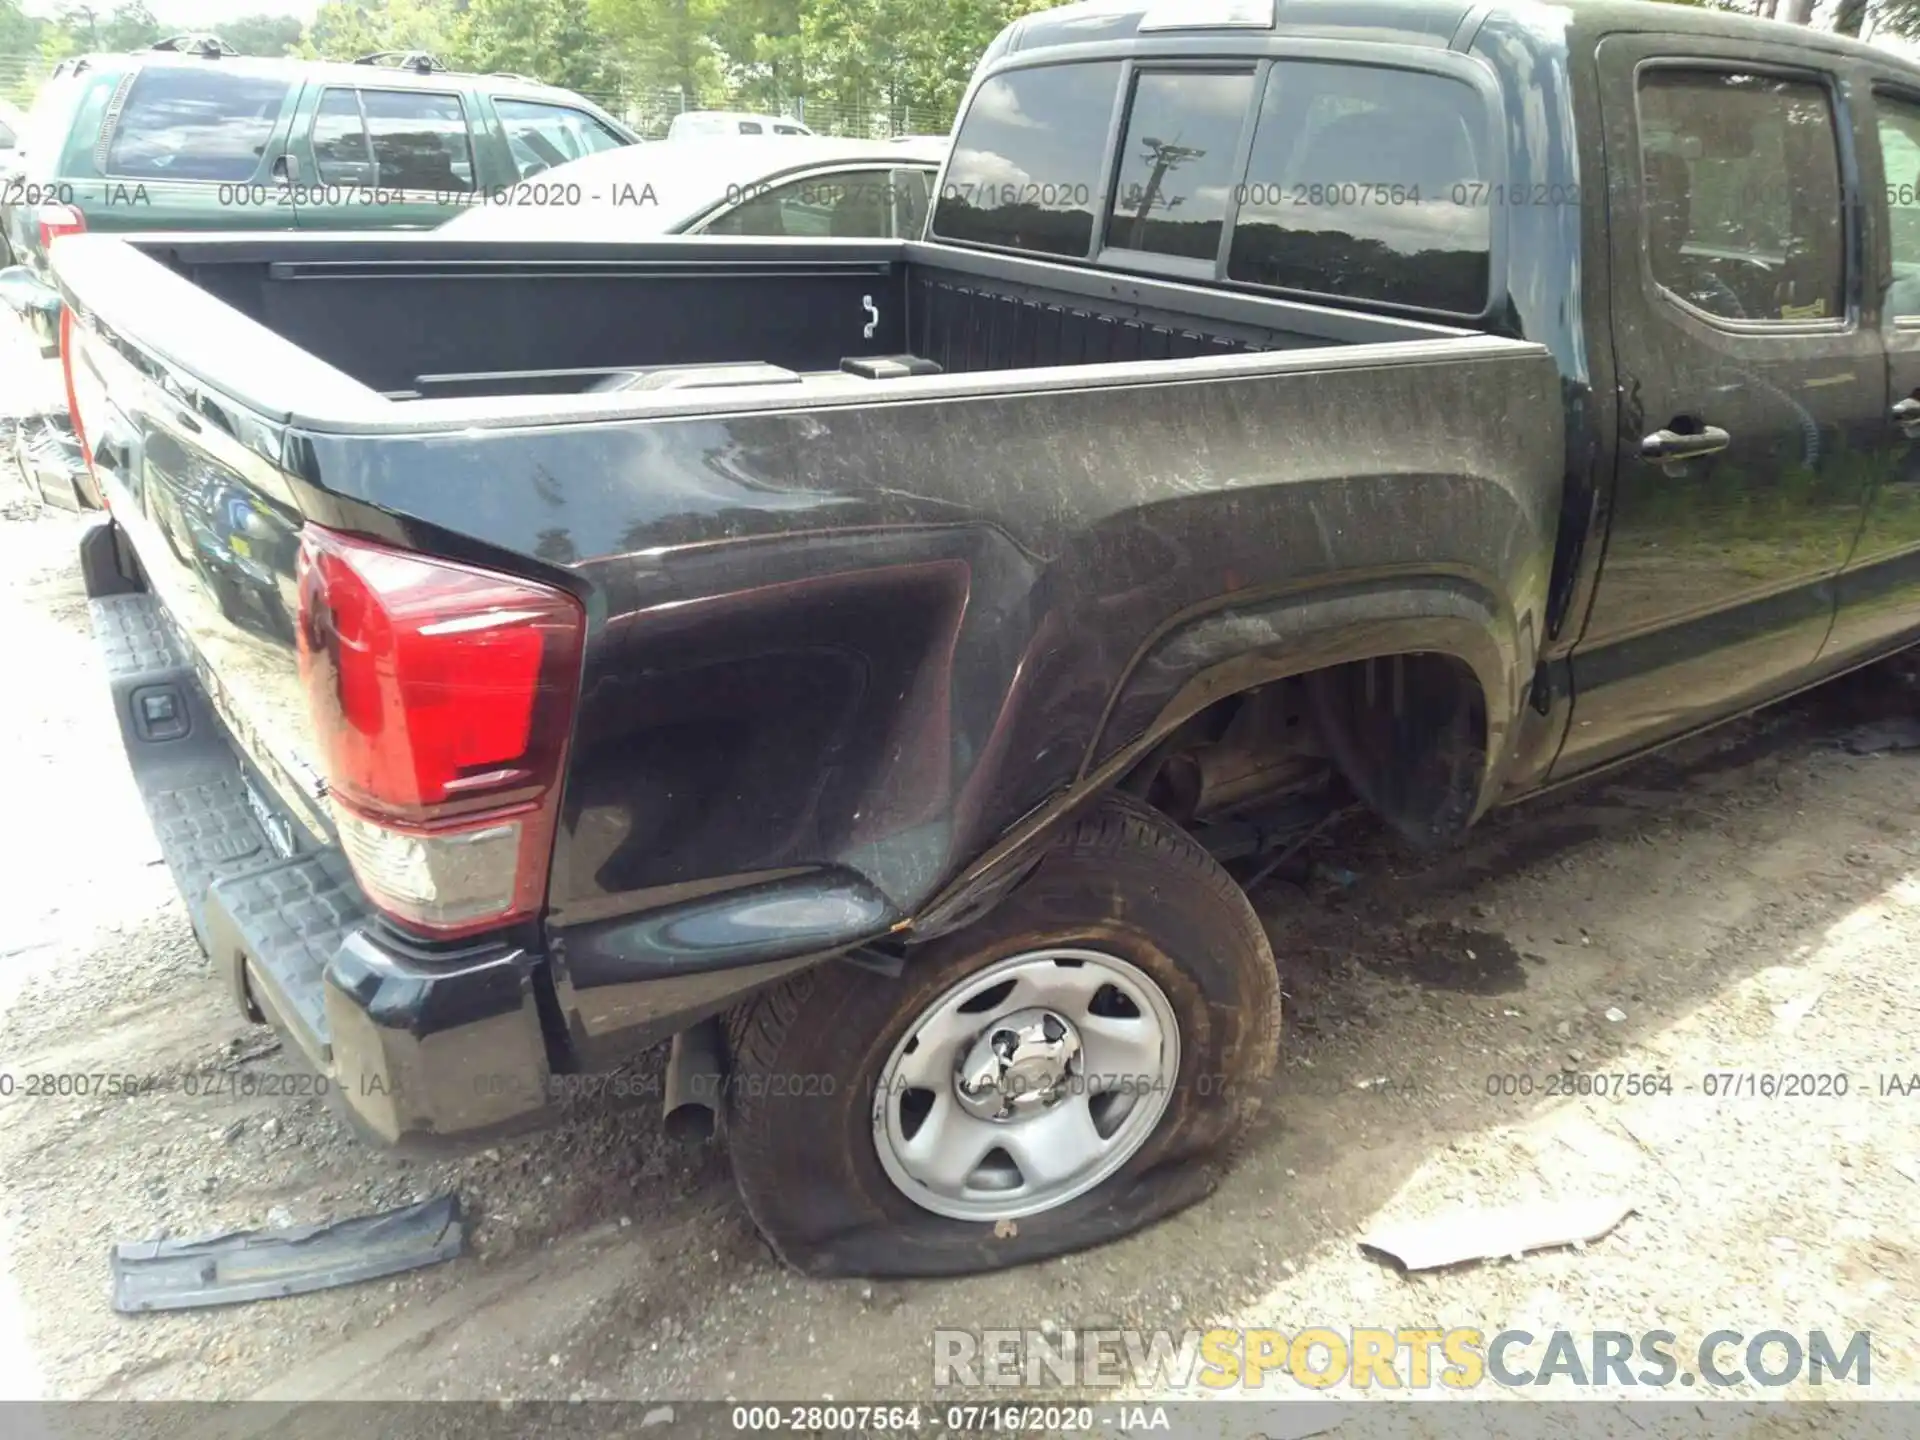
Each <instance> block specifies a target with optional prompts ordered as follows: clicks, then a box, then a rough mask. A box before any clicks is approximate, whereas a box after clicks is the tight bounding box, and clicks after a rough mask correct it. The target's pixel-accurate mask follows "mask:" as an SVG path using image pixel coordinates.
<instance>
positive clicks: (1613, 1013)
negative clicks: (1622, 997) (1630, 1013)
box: [1607, 1005, 1627, 1025]
mask: <svg viewBox="0 0 1920 1440" xmlns="http://www.w3.org/2000/svg"><path fill="white" fill-rule="evenodd" d="M1626 1018H1627V1012H1626V1011H1624V1010H1622V1009H1621V1008H1620V1007H1619V1006H1618V1005H1609V1006H1608V1007H1607V1019H1609V1020H1611V1021H1612V1022H1613V1023H1614V1024H1616V1025H1618V1024H1619V1023H1620V1022H1621V1021H1622V1020H1624V1019H1626Z"/></svg>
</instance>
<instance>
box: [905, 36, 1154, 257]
mask: <svg viewBox="0 0 1920 1440" xmlns="http://www.w3.org/2000/svg"><path fill="white" fill-rule="evenodd" d="M1119 86H1120V65H1119V63H1118V62H1117V61H1100V62H1097V63H1092V64H1085V65H1046V66H1036V67H1035V68H1033V69H1030V70H1010V71H1008V72H1006V73H1005V74H1003V75H996V76H995V77H994V78H993V79H991V80H989V81H987V82H986V83H985V84H984V85H982V86H981V87H980V89H979V91H978V92H977V93H976V94H975V95H974V97H973V104H972V105H971V106H969V107H968V109H967V118H966V123H965V124H963V125H962V126H961V127H960V132H959V135H958V136H957V137H956V138H955V140H954V147H953V155H952V157H951V158H950V159H949V160H948V161H947V174H946V179H945V180H944V181H942V182H941V186H940V201H939V204H938V205H937V206H936V207H935V209H934V216H933V233H934V234H935V235H936V236H938V237H939V238H941V239H943V240H960V241H968V242H972V243H974V244H979V245H996V246H1000V247H1002V248H1004V249H1008V250H1031V251H1037V252H1039V253H1041V254H1046V255H1076V256H1084V255H1086V254H1087V253H1088V252H1089V251H1091V250H1092V248H1093V222H1094V217H1095V215H1097V214H1098V213H1099V212H1100V208H1101V206H1102V204H1103V192H1104V190H1105V185H1104V180H1103V176H1102V173H1101V171H1102V165H1103V163H1104V161H1105V158H1106V149H1107V125H1108V122H1109V121H1110V120H1111V119H1112V118H1113V97H1114V94H1115V92H1116V91H1117V90H1118V89H1119Z"/></svg>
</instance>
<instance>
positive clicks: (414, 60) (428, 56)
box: [353, 50, 447, 75]
mask: <svg viewBox="0 0 1920 1440" xmlns="http://www.w3.org/2000/svg"><path fill="white" fill-rule="evenodd" d="M353 63H354V64H356V65H384V66H386V67H388V68H389V69H393V70H411V71H413V72H414V73H416V74H419V75H431V74H434V73H435V72H436V71H438V72H445V71H446V68H447V67H446V65H445V64H444V63H443V62H442V61H441V59H440V57H439V56H437V55H434V54H432V53H431V52H430V51H426V50H376V51H374V52H373V54H371V55H361V56H358V57H356V58H355V60H354V62H353Z"/></svg>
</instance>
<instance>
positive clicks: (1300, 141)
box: [1227, 62, 1497, 315]
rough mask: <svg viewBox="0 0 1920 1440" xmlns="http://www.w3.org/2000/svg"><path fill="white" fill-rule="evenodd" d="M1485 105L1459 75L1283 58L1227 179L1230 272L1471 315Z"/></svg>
mask: <svg viewBox="0 0 1920 1440" xmlns="http://www.w3.org/2000/svg"><path fill="white" fill-rule="evenodd" d="M1487 150H1488V146H1487V138H1486V120H1485V107H1484V106H1483V104H1482V102H1481V99H1480V95H1479V92H1477V91H1476V90H1474V89H1473V88H1472V87H1471V86H1470V85H1468V84H1466V83H1465V82H1464V81H1460V80H1452V79H1448V78H1447V77H1445V76H1442V75H1432V74H1427V73H1424V72H1418V71H1409V70H1388V69H1384V68H1381V67H1379V66H1372V65H1337V64H1319V63H1308V62H1284V63H1282V64H1278V65H1275V66H1274V67H1273V72H1272V75H1271V77H1270V78H1269V80H1268V82H1267V93H1266V97H1265V99H1264V101H1263V102H1262V104H1261V107H1260V118H1259V120H1258V121H1257V122H1256V124H1255V126H1254V131H1253V153H1252V156H1251V158H1250V159H1249V161H1248V164H1247V174H1246V179H1245V181H1244V183H1242V184H1241V185H1240V186H1239V188H1238V191H1237V195H1236V198H1237V199H1238V201H1239V215H1238V218H1237V220H1236V222H1235V225H1234V231H1233V245H1232V251H1231V254H1230V255H1229V256H1228V260H1227V275H1228V278H1229V279H1233V280H1239V281H1243V282H1245V283H1248V284H1253V285H1261V286H1271V287H1273V288H1275V289H1285V290H1303V291H1308V292H1311V293H1314V294H1320V295H1334V296H1340V297H1342V298H1345V299H1352V300H1377V301H1384V302H1387V303H1389V304H1395V305H1408V306H1414V307H1417V308H1420V309H1425V310H1444V311H1448V312H1451V313H1454V314H1461V315H1474V314H1478V313H1479V312H1480V311H1481V309H1482V308H1484V306H1485V304H1486V297H1487V278H1488V256H1489V251H1490V248H1491V247H1490V237H1491V234H1492V206H1493V204H1494V201H1495V199H1496V198H1497V195H1496V191H1495V188H1494V187H1493V186H1492V185H1491V184H1490V180H1491V178H1492V176H1491V172H1490V168H1489V166H1490V157H1489V155H1488V153H1487Z"/></svg>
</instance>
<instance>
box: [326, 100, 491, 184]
mask: <svg viewBox="0 0 1920 1440" xmlns="http://www.w3.org/2000/svg"><path fill="white" fill-rule="evenodd" d="M313 158H314V163H315V164H317V165H318V166H319V167H320V178H321V179H322V180H324V181H326V182H327V183H328V184H330V185H377V186H381V187H390V188H392V189H396V190H432V191H436V192H439V193H443V194H444V193H446V192H449V191H456V190H471V189H473V146H472V142H471V141H470V139H469V138H468V134H467V119H466V113H465V111H464V110H463V109H462V108H461V105H460V97H459V96H457V95H446V94H441V93H438V92H434V91H427V90H347V89H331V90H328V91H327V93H326V94H325V95H324V96H323V97H322V98H321V101H320V108H319V109H318V111H316V112H315V114H314V120H313Z"/></svg>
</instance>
